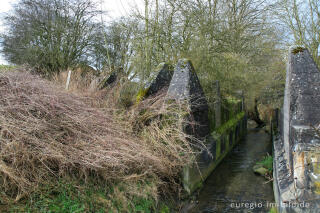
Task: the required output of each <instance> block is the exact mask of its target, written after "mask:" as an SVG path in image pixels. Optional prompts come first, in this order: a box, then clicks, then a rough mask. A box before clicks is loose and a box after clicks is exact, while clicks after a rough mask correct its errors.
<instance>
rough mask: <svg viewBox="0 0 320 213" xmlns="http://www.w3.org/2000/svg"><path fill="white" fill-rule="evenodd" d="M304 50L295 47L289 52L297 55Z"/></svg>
mask: <svg viewBox="0 0 320 213" xmlns="http://www.w3.org/2000/svg"><path fill="white" fill-rule="evenodd" d="M305 50H306V48H304V47H295V48H293V49H292V50H291V52H292V53H293V54H298V53H300V52H303V51H305Z"/></svg>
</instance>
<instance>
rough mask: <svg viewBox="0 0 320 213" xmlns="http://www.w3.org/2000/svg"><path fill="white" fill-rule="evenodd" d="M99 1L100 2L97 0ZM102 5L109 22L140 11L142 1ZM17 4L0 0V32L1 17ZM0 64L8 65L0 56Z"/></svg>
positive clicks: (0, 29)
mask: <svg viewBox="0 0 320 213" xmlns="http://www.w3.org/2000/svg"><path fill="white" fill-rule="evenodd" d="M97 1H101V0H97ZM102 1H103V2H104V3H103V5H102V7H103V8H102V9H103V10H106V11H108V15H107V17H105V18H104V20H105V21H106V22H107V21H109V20H112V19H115V18H119V17H121V16H125V15H127V14H128V13H130V11H131V10H132V9H134V8H139V9H141V8H142V7H141V6H142V5H143V0H102ZM16 2H18V0H0V32H1V33H3V32H4V26H3V15H4V13H8V12H10V10H11V9H12V4H14V3H16ZM0 64H8V62H6V61H5V60H4V59H3V56H2V55H1V54H0Z"/></svg>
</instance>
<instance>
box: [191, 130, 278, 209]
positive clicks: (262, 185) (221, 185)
mask: <svg viewBox="0 0 320 213" xmlns="http://www.w3.org/2000/svg"><path fill="white" fill-rule="evenodd" d="M270 151H271V142H270V136H269V135H268V134H266V133H265V132H264V131H263V130H259V129H251V130H248V135H247V137H246V138H245V139H244V140H243V141H242V142H240V143H239V144H238V145H237V146H236V147H235V148H234V149H233V150H232V151H231V152H230V153H229V155H228V156H227V157H226V158H225V159H224V160H223V162H222V163H221V164H220V165H219V166H218V167H217V168H216V169H215V170H214V172H213V173H212V175H211V176H209V177H208V179H207V180H206V182H205V183H204V186H203V188H202V190H201V191H200V192H199V196H198V199H197V202H196V203H195V204H194V206H193V207H192V209H191V210H190V211H188V212H194V213H195V212H218V213H222V212H268V211H269V208H268V207H267V205H268V204H267V203H268V202H269V203H272V202H274V197H273V189H272V182H269V183H266V182H267V180H266V179H265V178H264V177H261V176H257V175H255V174H254V173H253V171H252V167H253V165H255V163H256V162H257V161H259V160H261V158H262V157H263V156H265V155H266V154H267V152H268V153H270ZM245 205H247V206H245ZM250 205H251V206H250ZM261 205H262V207H261Z"/></svg>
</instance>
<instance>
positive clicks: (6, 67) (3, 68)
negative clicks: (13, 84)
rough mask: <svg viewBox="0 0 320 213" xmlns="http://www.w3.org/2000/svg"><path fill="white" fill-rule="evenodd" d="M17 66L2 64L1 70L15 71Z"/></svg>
mask: <svg viewBox="0 0 320 213" xmlns="http://www.w3.org/2000/svg"><path fill="white" fill-rule="evenodd" d="M15 67H16V66H13V65H4V64H0V70H8V69H13V68H15Z"/></svg>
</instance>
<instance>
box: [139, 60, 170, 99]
mask: <svg viewBox="0 0 320 213" xmlns="http://www.w3.org/2000/svg"><path fill="white" fill-rule="evenodd" d="M172 76H173V70H172V66H171V65H170V64H167V63H160V64H159V65H158V67H157V68H156V71H155V72H154V73H153V74H152V76H151V77H150V79H149V82H148V83H147V84H146V85H145V87H144V88H143V89H142V90H140V91H139V93H138V95H137V102H140V101H141V100H142V99H144V98H148V97H149V96H152V95H155V94H157V93H158V92H159V91H161V90H163V89H168V87H169V85H170V82H171V79H172ZM165 92H166V91H165Z"/></svg>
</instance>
